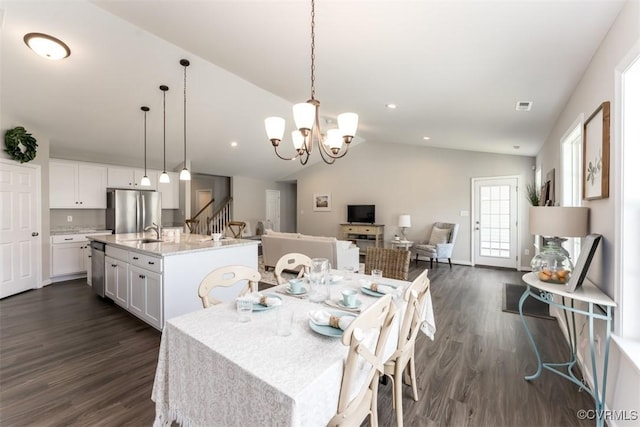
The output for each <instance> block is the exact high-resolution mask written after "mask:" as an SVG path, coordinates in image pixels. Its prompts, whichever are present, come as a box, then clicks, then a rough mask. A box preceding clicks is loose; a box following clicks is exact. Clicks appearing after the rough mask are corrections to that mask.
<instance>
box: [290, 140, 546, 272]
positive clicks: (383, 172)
mask: <svg viewBox="0 0 640 427" xmlns="http://www.w3.org/2000/svg"><path fill="white" fill-rule="evenodd" d="M314 154H315V155H318V154H317V153H314ZM533 164H534V159H533V158H532V157H524V156H511V155H502V154H489V153H476V152H469V151H459V150H448V149H441V148H428V147H420V146H416V145H404V144H380V143H374V142H366V143H363V144H360V145H358V146H356V147H353V148H352V149H351V151H350V152H349V154H347V156H346V157H344V158H343V159H340V160H338V161H336V163H335V164H333V165H330V166H329V165H326V164H324V163H318V164H315V165H313V166H308V167H307V168H305V169H304V170H303V171H302V172H301V173H299V174H297V175H296V177H297V179H298V230H297V231H298V232H300V233H305V234H312V235H320V236H337V237H339V224H341V223H345V222H346V220H347V205H348V204H375V205H376V222H377V223H378V224H384V225H385V238H386V239H390V238H391V237H392V236H393V235H394V234H399V233H400V230H399V228H398V227H397V223H398V215H400V214H403V213H408V214H410V215H411V224H412V227H411V228H410V229H408V230H407V238H408V239H409V240H413V241H423V240H425V239H426V236H427V233H428V231H429V230H430V229H431V226H432V225H433V223H434V222H436V221H442V222H454V223H459V224H460V231H459V233H458V237H457V241H456V245H455V247H454V251H453V257H452V259H453V260H454V262H458V263H463V264H469V263H470V262H471V252H472V248H471V229H472V227H471V217H462V216H460V211H461V210H466V211H469V212H471V192H472V189H471V179H472V178H478V177H490V176H504V175H517V176H520V177H521V183H522V185H523V187H524V184H525V183H527V182H533V170H532V168H531V167H532V165H533ZM314 193H331V200H332V210H331V212H314V211H313V209H312V206H313V205H312V197H313V194H314ZM524 197H525V192H524V191H521V192H520V198H521V199H522V200H524ZM524 206H528V203H525V204H524ZM520 238H521V239H522V242H523V244H524V245H523V248H529V249H530V250H532V249H533V244H532V240H531V237H530V236H529V235H528V232H527V231H526V227H521V229H520ZM520 260H522V257H521V258H520ZM525 264H527V265H528V260H527V261H526V262H525Z"/></svg>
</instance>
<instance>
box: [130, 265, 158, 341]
mask: <svg viewBox="0 0 640 427" xmlns="http://www.w3.org/2000/svg"><path fill="white" fill-rule="evenodd" d="M129 295H130V297H131V299H130V301H129V311H130V312H131V313H132V314H134V315H136V316H138V317H140V318H141V319H142V320H144V321H146V322H147V323H149V324H151V325H152V326H154V327H156V328H158V329H160V328H162V275H161V274H159V273H155V272H153V271H150V270H147V269H144V268H140V267H137V266H135V265H130V266H129Z"/></svg>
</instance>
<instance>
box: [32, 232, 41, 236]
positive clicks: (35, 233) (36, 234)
mask: <svg viewBox="0 0 640 427" xmlns="http://www.w3.org/2000/svg"><path fill="white" fill-rule="evenodd" d="M31 235H32V236H33V237H36V236H38V235H40V233H38V232H37V231H34V232H33V233H31Z"/></svg>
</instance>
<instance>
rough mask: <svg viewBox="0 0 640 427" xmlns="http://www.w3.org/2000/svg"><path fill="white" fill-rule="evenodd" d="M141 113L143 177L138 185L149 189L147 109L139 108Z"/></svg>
mask: <svg viewBox="0 0 640 427" xmlns="http://www.w3.org/2000/svg"><path fill="white" fill-rule="evenodd" d="M140 109H141V110H142V111H144V176H143V177H142V179H141V180H140V185H141V186H143V187H149V186H150V185H151V180H150V179H149V177H148V176H147V112H148V111H149V107H145V106H143V107H140Z"/></svg>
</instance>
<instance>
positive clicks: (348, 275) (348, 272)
mask: <svg viewBox="0 0 640 427" xmlns="http://www.w3.org/2000/svg"><path fill="white" fill-rule="evenodd" d="M354 271H355V269H354V268H353V266H347V267H345V268H344V280H351V279H352V278H353V272H354Z"/></svg>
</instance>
